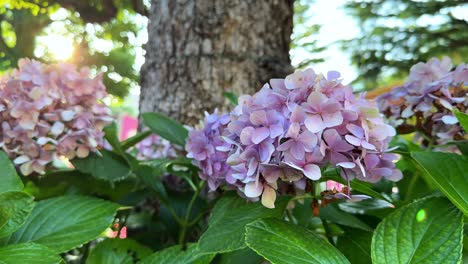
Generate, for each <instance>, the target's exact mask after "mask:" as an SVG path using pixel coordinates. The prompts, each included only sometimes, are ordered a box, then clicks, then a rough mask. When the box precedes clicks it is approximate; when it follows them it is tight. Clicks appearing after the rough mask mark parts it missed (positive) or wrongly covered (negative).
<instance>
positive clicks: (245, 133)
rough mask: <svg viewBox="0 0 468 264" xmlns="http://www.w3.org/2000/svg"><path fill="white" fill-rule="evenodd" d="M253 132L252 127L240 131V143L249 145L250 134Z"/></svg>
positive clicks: (250, 141)
mask: <svg viewBox="0 0 468 264" xmlns="http://www.w3.org/2000/svg"><path fill="white" fill-rule="evenodd" d="M254 131H255V128H253V127H246V128H244V129H242V131H241V133H240V141H241V143H242V144H244V145H250V144H251V143H252V134H253V132H254Z"/></svg>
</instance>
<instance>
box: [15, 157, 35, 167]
mask: <svg viewBox="0 0 468 264" xmlns="http://www.w3.org/2000/svg"><path fill="white" fill-rule="evenodd" d="M30 160H31V159H30V158H29V157H28V156H26V155H21V156H19V157H17V158H16V159H14V160H13V163H14V164H16V165H18V164H23V163H25V162H27V161H30Z"/></svg>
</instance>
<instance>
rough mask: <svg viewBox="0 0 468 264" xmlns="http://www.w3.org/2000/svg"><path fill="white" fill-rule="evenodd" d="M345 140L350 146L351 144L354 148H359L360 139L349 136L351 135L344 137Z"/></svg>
mask: <svg viewBox="0 0 468 264" xmlns="http://www.w3.org/2000/svg"><path fill="white" fill-rule="evenodd" d="M345 139H346V141H348V142H349V143H350V144H352V145H354V146H358V147H360V146H361V139H359V138H357V137H354V136H351V135H346V136H345Z"/></svg>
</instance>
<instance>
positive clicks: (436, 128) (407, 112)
mask: <svg viewBox="0 0 468 264" xmlns="http://www.w3.org/2000/svg"><path fill="white" fill-rule="evenodd" d="M451 69H452V62H451V61H450V59H449V58H448V57H445V58H443V59H442V60H439V59H436V58H433V59H431V60H429V61H428V62H427V63H422V62H420V63H418V64H416V65H414V66H413V67H411V70H410V74H409V77H408V80H407V82H406V83H405V84H403V85H402V86H398V87H395V88H394V89H392V90H391V91H390V92H388V93H386V94H383V95H381V96H379V97H378V98H377V102H378V106H379V108H380V110H381V111H382V112H383V113H384V114H385V115H386V116H387V117H388V118H389V119H390V120H391V122H392V123H393V125H394V126H395V127H397V130H399V132H400V133H412V132H416V134H415V140H417V141H419V143H421V144H422V145H423V146H425V147H428V146H429V145H442V144H446V143H448V142H450V141H454V140H463V139H465V138H466V135H464V134H463V129H462V128H461V126H460V125H459V124H458V121H457V119H456V118H455V116H454V115H453V113H452V111H453V109H458V110H459V111H461V112H464V113H467V112H468V91H467V89H466V85H467V83H468V66H467V65H466V64H460V65H459V66H458V67H456V68H455V69H454V70H451ZM429 139H434V141H433V142H430V140H429Z"/></svg>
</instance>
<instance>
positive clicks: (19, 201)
mask: <svg viewBox="0 0 468 264" xmlns="http://www.w3.org/2000/svg"><path fill="white" fill-rule="evenodd" d="M33 208H34V201H33V198H32V197H31V196H29V195H28V194H26V193H24V192H5V193H2V194H0V238H2V237H5V236H8V235H9V234H11V233H13V232H15V231H16V230H18V229H19V228H20V227H21V226H22V225H23V224H24V222H26V219H28V216H29V214H30V213H31V211H32V210H33ZM2 220H3V221H2ZM2 222H3V223H2Z"/></svg>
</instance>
